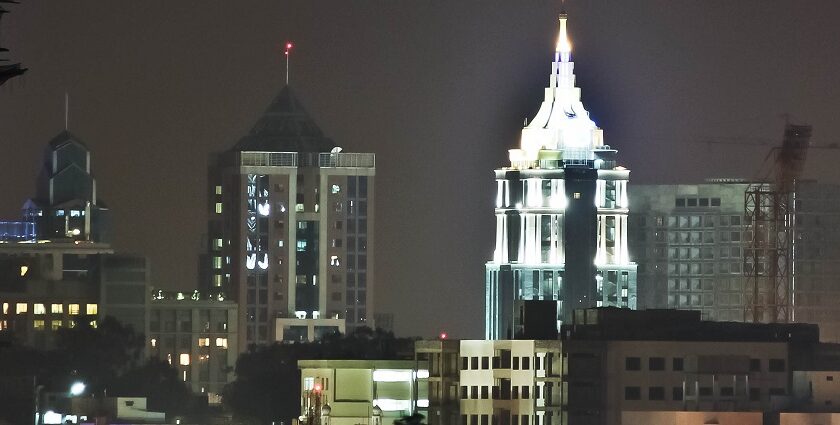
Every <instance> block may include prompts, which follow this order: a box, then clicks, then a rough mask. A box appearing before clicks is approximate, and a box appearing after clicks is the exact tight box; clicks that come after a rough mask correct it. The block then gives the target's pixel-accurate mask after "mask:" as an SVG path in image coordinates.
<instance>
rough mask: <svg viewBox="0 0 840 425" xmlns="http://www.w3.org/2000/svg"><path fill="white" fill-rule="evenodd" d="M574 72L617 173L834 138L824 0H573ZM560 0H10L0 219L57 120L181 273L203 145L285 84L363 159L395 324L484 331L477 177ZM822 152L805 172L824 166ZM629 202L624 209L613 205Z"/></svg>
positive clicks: (201, 205)
mask: <svg viewBox="0 0 840 425" xmlns="http://www.w3.org/2000/svg"><path fill="white" fill-rule="evenodd" d="M565 8H566V10H567V11H568V13H569V15H570V16H571V17H572V19H571V20H570V24H569V33H570V37H571V40H572V45H573V49H574V59H575V63H576V68H575V69H576V72H577V75H578V81H577V85H578V86H579V87H581V88H582V89H583V91H582V92H583V101H584V103H585V104H586V105H587V107H588V109H589V111H590V113H591V116H592V118H593V119H594V121H595V122H596V123H597V124H598V125H599V127H601V128H603V129H604V132H605V139H606V143H607V144H609V145H611V146H613V147H616V148H618V149H619V150H620V157H619V162H620V164H622V165H625V166H626V167H627V168H629V169H631V170H632V174H631V183H630V184H631V185H633V184H640V183H676V182H694V183H696V182H701V181H702V180H703V179H705V178H708V177H740V178H747V179H750V178H753V177H756V176H760V175H761V171H759V168H760V167H759V165H760V164H761V162H762V161H763V159H764V157H765V155H766V153H767V150H768V149H769V148H768V147H761V146H758V147H756V146H748V145H733V146H725V145H718V144H713V145H708V144H703V143H696V142H701V141H706V140H716V141H723V142H737V141H744V140H747V141H754V140H757V139H761V140H767V143H769V144H770V145H776V144H778V142H779V139H780V137H781V136H780V135H781V130H782V127H783V125H784V118H783V117H782V114H785V113H787V114H790V117H792V120H794V121H800V122H807V123H809V124H811V125H813V127H814V138H813V140H814V143H818V144H829V143H835V142H836V141H837V138H836V136H835V135H836V134H838V131H840V128H838V126H840V124H838V120H836V118H835V116H836V115H837V110H838V108H837V99H838V98H840V86H838V85H837V84H836V76H837V75H840V59H838V58H840V44H838V43H836V42H835V41H836V22H837V21H838V18H840V4H838V3H837V2H833V1H828V0H826V1H809V2H797V1H766V0H742V1H738V2H724V1H703V2H698V1H667V2H666V1H645V2H614V1H601V0H596V1H591V0H589V1H569V2H566V5H565ZM559 9H560V2H558V1H541V0H539V1H528V2H527V4H525V3H522V2H504V1H481V2H479V1H471V2H447V1H437V0H435V1H423V2H372V1H371V2H367V1H365V2H356V1H354V2H346V1H322V2H309V1H284V2H267V1H252V2H248V3H247V4H236V5H232V4H231V3H229V2H215V1H213V2H204V3H201V5H200V6H199V5H197V4H195V3H193V2H162V1H147V2H132V1H123V0H118V1H108V2H103V1H81V2H59V1H52V2H47V3H42V2H38V3H37V4H36V3H35V2H23V3H22V4H20V5H16V6H15V7H14V12H13V14H12V15H10V16H12V18H10V19H8V21H6V22H4V26H3V34H2V35H3V45H4V47H8V48H9V49H10V50H11V51H12V52H13V53H14V58H15V59H16V60H19V61H21V62H22V63H24V64H25V66H26V67H27V68H29V72H28V73H27V74H26V75H25V76H23V77H20V78H18V79H15V80H12V81H10V82H9V83H7V84H6V85H5V86H4V87H3V88H2V91H0V117H2V118H0V145H2V147H3V150H4V154H3V155H2V156H1V157H0V198H2V200H3V202H2V203H0V216H2V217H6V218H16V217H17V216H18V215H19V208H20V206H21V205H22V203H23V202H24V200H25V199H27V198H28V197H30V196H31V194H32V193H33V191H34V183H33V182H34V179H35V177H36V176H37V173H38V169H39V167H40V161H41V159H40V158H41V155H42V152H43V149H44V147H45V145H46V143H47V142H48V141H49V140H50V139H51V138H52V137H53V136H55V135H56V134H58V133H59V132H60V131H61V130H62V129H63V128H64V120H65V112H64V94H65V92H67V93H69V97H70V108H69V129H70V131H72V132H73V133H74V134H76V135H77V136H79V138H81V139H82V140H83V141H84V142H85V143H86V144H87V145H88V146H89V147H90V149H91V151H92V163H93V173H94V175H95V176H96V177H97V179H98V185H99V186H98V190H99V192H100V195H101V197H102V199H104V200H105V202H106V203H107V204H108V205H109V207H110V208H111V209H112V211H113V213H114V223H115V231H114V234H115V246H116V247H118V248H119V249H121V250H125V251H130V252H138V253H144V254H146V255H148V256H149V258H150V260H151V264H152V270H153V272H152V281H153V282H154V284H155V285H156V286H158V287H164V288H172V289H185V290H186V289H191V288H193V287H195V285H196V284H197V281H198V276H197V269H198V266H197V264H198V260H197V258H198V254H199V253H200V252H201V249H202V248H203V245H202V237H203V236H202V235H204V234H205V233H206V225H205V217H206V214H207V213H208V207H207V205H208V204H207V201H206V196H207V191H206V180H205V179H206V174H207V169H206V167H207V158H208V154H209V153H211V152H219V151H223V150H226V149H228V148H230V147H231V146H232V145H233V144H234V143H236V141H238V140H239V139H240V138H241V137H242V136H244V135H245V134H246V133H247V131H248V129H249V128H250V127H251V126H252V125H253V123H254V121H255V120H256V118H257V117H258V116H259V115H260V114H261V113H262V112H263V110H264V109H265V108H266V106H267V105H268V104H269V102H270V101H271V99H272V98H273V97H274V96H275V95H276V93H278V92H279V90H280V89H281V88H282V86H283V85H284V74H285V71H284V64H283V45H284V43H285V42H286V41H289V40H290V41H293V42H294V43H295V47H294V50H293V52H292V56H291V75H290V85H291V86H292V87H293V88H294V89H295V93H296V94H297V95H298V96H299V97H300V98H301V100H302V102H303V103H304V105H305V106H306V108H307V110H308V111H309V112H310V114H311V115H312V116H313V117H314V119H315V120H316V121H317V122H318V123H319V125H320V126H321V128H322V129H323V131H324V133H325V134H326V135H327V137H330V138H332V139H333V140H334V141H335V142H336V144H338V145H340V146H342V147H344V148H345V149H346V150H349V151H355V152H375V153H376V154H377V164H376V165H377V168H378V170H377V177H378V187H377V193H378V199H377V200H376V208H377V218H378V220H377V236H376V237H377V247H376V253H377V263H376V281H377V295H376V301H377V309H378V310H381V311H385V312H391V313H394V314H395V326H396V329H395V330H396V332H397V333H398V334H400V335H426V336H429V335H435V334H437V333H438V332H440V331H441V330H446V331H448V332H449V334H450V335H452V336H453V337H479V336H480V335H481V333H482V322H481V320H473V318H478V317H481V316H482V309H483V304H482V299H483V292H484V263H485V262H486V261H487V260H489V259H490V258H491V256H492V251H493V237H494V236H493V231H492V230H493V228H494V227H493V200H494V190H495V186H494V181H493V175H492V173H491V171H492V170H493V169H494V168H497V167H500V166H503V165H504V164H505V160H506V159H505V157H506V154H507V150H508V149H511V148H514V147H516V146H518V144H519V131H520V130H521V127H522V122H523V119H524V118H526V117H528V118H530V117H533V114H534V113H535V112H536V109H537V108H538V106H539V103H538V101H539V100H540V99H541V98H542V92H543V88H544V87H545V86H546V84H547V76H548V72H549V67H548V65H549V60H550V58H551V52H552V51H553V46H554V42H555V34H556V26H557V19H556V15H557V12H558V10H559ZM837 155H838V153H835V152H832V151H826V152H819V153H817V154H814V153H812V155H811V156H810V157H809V160H808V163H807V166H806V177H815V178H819V179H820V180H821V181H824V182H834V183H836V182H837V181H838V178H840V173H838V171H837V170H836V167H833V166H832V164H833V162H834V161H836V156H837ZM631 202H632V201H631Z"/></svg>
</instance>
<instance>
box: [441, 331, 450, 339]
mask: <svg viewBox="0 0 840 425" xmlns="http://www.w3.org/2000/svg"><path fill="white" fill-rule="evenodd" d="M448 336H449V335H447V334H446V332H441V333H440V335H439V337H440V339H446V337H448Z"/></svg>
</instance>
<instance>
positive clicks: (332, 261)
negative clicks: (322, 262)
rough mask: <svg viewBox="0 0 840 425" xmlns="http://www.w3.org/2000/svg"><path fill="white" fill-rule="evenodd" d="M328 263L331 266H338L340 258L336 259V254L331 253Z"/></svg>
mask: <svg viewBox="0 0 840 425" xmlns="http://www.w3.org/2000/svg"><path fill="white" fill-rule="evenodd" d="M330 265H331V266H340V265H341V260H339V259H338V256H337V255H333V256H331V257H330Z"/></svg>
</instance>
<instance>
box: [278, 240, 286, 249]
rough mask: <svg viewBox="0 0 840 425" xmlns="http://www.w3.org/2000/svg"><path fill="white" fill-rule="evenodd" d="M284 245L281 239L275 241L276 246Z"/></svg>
mask: <svg viewBox="0 0 840 425" xmlns="http://www.w3.org/2000/svg"><path fill="white" fill-rule="evenodd" d="M284 245H285V243H284V242H283V241H282V240H279V241H277V246H278V247H280V248H283V246H284Z"/></svg>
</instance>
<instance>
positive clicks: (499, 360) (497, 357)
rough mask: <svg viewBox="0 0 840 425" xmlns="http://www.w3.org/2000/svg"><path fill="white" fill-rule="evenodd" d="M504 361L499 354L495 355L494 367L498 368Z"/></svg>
mask: <svg viewBox="0 0 840 425" xmlns="http://www.w3.org/2000/svg"><path fill="white" fill-rule="evenodd" d="M501 363H502V358H501V357H499V356H495V357H493V369H498V368H499V367H500V366H499V365H501Z"/></svg>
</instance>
